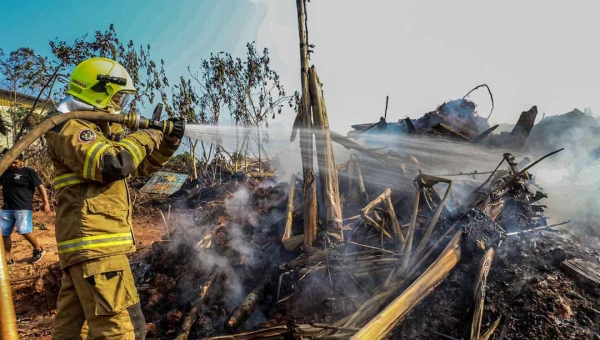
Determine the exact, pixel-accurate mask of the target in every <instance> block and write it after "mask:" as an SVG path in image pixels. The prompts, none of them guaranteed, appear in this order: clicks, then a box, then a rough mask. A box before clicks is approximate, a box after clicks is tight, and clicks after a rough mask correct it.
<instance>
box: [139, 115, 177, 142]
mask: <svg viewBox="0 0 600 340" xmlns="http://www.w3.org/2000/svg"><path fill="white" fill-rule="evenodd" d="M138 127H139V128H140V129H153V130H160V131H162V133H164V134H165V135H168V136H171V137H175V138H178V139H181V138H183V133H184V132H185V121H183V120H173V119H168V120H150V119H148V118H144V117H140V120H139V123H138Z"/></svg>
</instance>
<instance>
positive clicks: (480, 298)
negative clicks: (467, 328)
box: [470, 248, 494, 340]
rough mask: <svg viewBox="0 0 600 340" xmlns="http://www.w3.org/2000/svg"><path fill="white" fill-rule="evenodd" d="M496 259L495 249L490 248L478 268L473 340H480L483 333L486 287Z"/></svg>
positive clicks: (472, 325)
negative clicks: (482, 322) (482, 323)
mask: <svg viewBox="0 0 600 340" xmlns="http://www.w3.org/2000/svg"><path fill="white" fill-rule="evenodd" d="M493 259H494V248H490V249H488V250H487V251H486V252H485V255H484V256H483V258H481V261H480V262H479V266H478V268H477V278H476V279H475V280H476V281H475V282H476V284H475V289H474V290H473V295H474V298H475V308H474V310H473V322H472V323H471V337H470V339H471V340H479V339H480V337H479V335H480V331H481V320H482V318H483V304H484V303H485V285H486V283H487V276H488V274H489V272H490V267H491V266H492V260H493Z"/></svg>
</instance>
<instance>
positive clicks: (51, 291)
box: [9, 209, 166, 340]
mask: <svg viewBox="0 0 600 340" xmlns="http://www.w3.org/2000/svg"><path fill="white" fill-rule="evenodd" d="M54 218H55V215H54V212H52V214H50V215H46V214H44V212H42V211H35V212H34V214H33V223H34V235H35V237H36V238H37V240H38V242H39V243H40V245H41V246H42V247H43V248H44V250H45V251H46V253H45V255H44V257H43V258H42V259H41V260H40V261H39V262H37V263H34V264H31V263H29V262H30V260H31V256H32V247H31V245H30V244H29V242H27V241H26V240H25V239H24V238H23V237H22V236H20V235H18V234H16V233H14V234H13V247H12V251H11V256H12V257H13V258H14V259H15V262H16V263H15V265H14V266H10V267H9V276H10V279H11V286H12V289H13V290H12V292H13V300H14V301H15V311H16V315H17V324H18V330H19V337H20V338H21V339H38V340H45V339H50V338H51V334H52V327H53V323H54V315H55V314H56V296H57V293H58V290H59V287H60V270H59V269H58V253H57V249H56V241H55V239H54V228H55V225H54ZM134 232H135V241H136V246H137V253H136V254H132V257H137V256H140V255H143V254H144V253H145V252H146V251H148V250H149V249H150V245H151V244H152V242H154V241H156V240H159V239H161V237H162V235H164V234H165V233H166V229H165V224H164V222H163V220H162V217H161V216H160V213H159V212H158V210H156V211H152V210H150V209H144V211H143V213H137V214H136V213H134Z"/></svg>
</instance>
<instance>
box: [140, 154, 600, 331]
mask: <svg viewBox="0 0 600 340" xmlns="http://www.w3.org/2000/svg"><path fill="white" fill-rule="evenodd" d="M556 152H558V151H556ZM556 152H554V153H552V154H549V155H546V156H544V157H542V158H541V159H539V160H538V161H535V162H532V163H530V164H528V165H523V164H525V163H520V164H518V162H517V160H516V159H515V156H513V155H511V154H504V155H503V156H502V157H501V158H499V159H498V160H499V161H500V163H499V164H498V166H497V168H496V169H495V170H494V171H493V172H492V173H491V174H490V175H489V176H487V177H486V178H484V179H485V180H480V181H461V180H451V179H449V178H442V177H437V176H431V175H427V174H424V173H416V174H415V177H414V180H413V189H412V190H406V187H405V186H402V187H396V186H393V185H391V186H387V187H385V186H386V185H385V184H386V183H394V180H392V178H389V177H388V176H390V174H393V172H391V171H384V170H383V168H385V167H386V166H384V165H382V163H381V162H380V161H379V160H377V159H374V158H372V157H369V156H368V155H363V154H360V155H353V156H352V157H351V158H350V159H349V160H348V161H347V162H345V163H342V164H339V165H338V166H337V174H338V176H339V182H340V197H341V200H342V202H343V204H342V216H343V220H342V226H343V227H342V232H341V234H340V233H337V232H335V230H332V229H330V228H327V227H326V226H325V225H323V224H320V225H319V226H318V229H317V232H316V235H314V238H313V241H312V242H311V243H308V242H306V235H305V233H306V229H305V228H304V218H305V214H304V209H305V207H304V206H303V200H304V190H303V187H304V183H303V180H302V178H301V176H296V175H294V176H292V179H291V181H290V182H289V183H279V184H277V182H276V181H275V180H274V179H270V178H250V177H247V176H241V177H238V176H229V177H228V178H227V179H223V180H222V181H221V184H219V185H216V186H214V187H211V188H203V189H201V190H200V191H199V192H198V193H196V194H197V195H198V197H196V198H195V202H199V204H198V206H197V207H189V206H180V208H178V209H174V208H173V211H171V213H170V217H169V218H167V221H166V223H169V224H171V226H172V228H171V233H170V234H169V235H168V237H167V236H166V237H165V239H164V240H161V241H159V242H156V243H155V244H154V245H153V246H152V251H150V252H149V253H148V255H147V257H146V259H145V261H140V262H139V263H136V264H135V265H134V272H135V275H136V278H137V280H138V285H139V287H140V293H141V298H142V305H143V309H144V313H145V315H146V320H147V321H148V322H150V323H151V324H150V329H151V333H152V334H154V336H155V337H156V338H161V339H163V338H165V339H187V338H190V339H192V338H204V337H206V338H210V337H212V339H301V338H304V339H307V338H311V339H382V338H390V339H415V338H418V339H443V338H445V339H460V338H463V339H464V338H470V339H501V338H505V339H532V338H539V339H542V338H548V339H552V338H556V339H594V338H593V337H594V336H595V335H594V334H598V332H599V331H600V314H599V312H598V310H599V308H600V305H599V304H598V299H597V294H600V291H599V290H598V286H594V282H595V281H593V280H591V281H590V280H588V282H584V281H585V280H584V279H582V277H584V278H585V277H587V276H586V275H588V276H589V271H588V273H587V274H586V273H580V275H577V273H574V271H573V269H572V268H571V267H575V268H576V269H577V268H579V269H580V271H581V268H580V267H581V263H588V264H594V263H598V261H599V259H600V254H599V253H598V252H597V251H593V250H589V249H587V248H585V247H583V246H581V245H578V244H576V243H573V242H571V241H569V240H567V239H566V238H564V237H563V236H562V235H561V233H560V231H556V230H554V229H553V228H554V227H556V226H557V225H559V224H564V223H557V222H558V221H556V222H555V221H553V223H550V221H549V220H548V219H547V216H546V214H545V206H544V205H543V203H542V202H543V199H544V198H545V197H546V195H545V193H544V192H543V190H542V189H540V188H539V187H537V186H536V184H535V179H534V176H533V175H532V174H531V172H530V171H529V169H531V168H532V167H534V166H535V165H536V164H538V163H539V162H540V161H544V159H546V157H551V156H552V155H553V154H555V153H556ZM359 156H360V157H359ZM377 164H378V165H377ZM320 179H321V177H320V176H319V175H317V176H316V177H315V180H316V181H317V185H318V184H319V183H320ZM388 179H389V180H388ZM382 187H385V188H384V189H383V190H382ZM317 198H318V202H319V204H322V202H323V198H322V195H321V191H317ZM181 199H184V200H185V199H187V198H186V197H183V198H182V197H179V198H178V200H181ZM169 204H171V205H172V206H175V205H177V200H176V199H173V200H172V201H170V203H169ZM319 210H320V211H321V212H323V211H326V210H325V209H319ZM324 220H325V216H323V215H321V217H320V221H324ZM567 227H568V226H567ZM568 261H571V262H568ZM573 261H574V262H573ZM578 261H579V262H578ZM569 269H571V270H569Z"/></svg>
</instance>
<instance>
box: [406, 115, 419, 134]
mask: <svg viewBox="0 0 600 340" xmlns="http://www.w3.org/2000/svg"><path fill="white" fill-rule="evenodd" d="M404 123H406V130H407V131H408V132H416V131H417V129H415V126H414V124H413V122H412V120H411V119H410V118H409V117H406V118H404Z"/></svg>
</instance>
